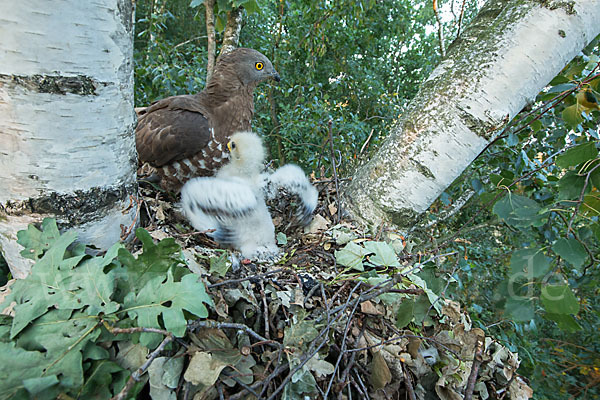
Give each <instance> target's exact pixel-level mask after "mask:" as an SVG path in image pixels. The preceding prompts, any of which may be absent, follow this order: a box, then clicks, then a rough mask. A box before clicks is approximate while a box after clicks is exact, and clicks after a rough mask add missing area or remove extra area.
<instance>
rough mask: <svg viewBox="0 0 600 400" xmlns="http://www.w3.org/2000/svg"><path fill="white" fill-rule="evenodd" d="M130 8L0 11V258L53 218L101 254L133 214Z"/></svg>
mask: <svg viewBox="0 0 600 400" xmlns="http://www.w3.org/2000/svg"><path fill="white" fill-rule="evenodd" d="M133 14H134V13H133V6H132V2H131V0H96V1H93V2H88V1H80V0H60V1H46V0H3V1H2V2H0V37H1V38H2V40H0V188H1V189H0V251H1V252H2V254H3V256H4V257H5V259H6V261H7V262H8V264H9V267H10V269H11V272H12V274H13V276H14V277H16V278H22V277H25V276H26V275H27V274H28V272H29V270H30V267H31V261H30V260H27V259H25V258H23V257H21V256H20V254H19V253H20V251H21V250H22V247H21V246H20V245H19V244H17V242H16V239H17V235H16V233H17V231H19V230H21V229H25V228H26V227H27V225H28V224H29V223H35V222H40V221H41V220H42V218H44V217H54V218H56V219H57V222H58V223H59V226H60V227H62V228H71V227H74V228H75V229H76V230H78V231H79V240H80V241H82V242H84V243H91V244H94V245H96V246H98V247H100V248H106V247H108V246H110V245H112V244H113V243H115V242H117V241H118V240H119V238H120V236H121V233H122V230H121V225H123V226H125V227H130V226H132V225H133V222H134V220H135V212H136V207H131V208H128V206H129V205H130V195H134V196H135V195H136V193H137V184H136V166H137V156H136V151H135V139H134V135H133V130H134V127H135V121H136V120H135V114H134V111H133V40H132V38H133V36H132V35H133V34H132V32H133Z"/></svg>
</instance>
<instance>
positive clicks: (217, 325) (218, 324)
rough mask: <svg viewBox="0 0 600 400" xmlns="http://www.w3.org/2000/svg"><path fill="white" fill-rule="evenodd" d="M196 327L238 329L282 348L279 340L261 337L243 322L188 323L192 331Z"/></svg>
mask: <svg viewBox="0 0 600 400" xmlns="http://www.w3.org/2000/svg"><path fill="white" fill-rule="evenodd" d="M198 328H203V329H238V330H242V331H244V332H246V333H247V334H248V335H249V336H252V337H253V338H255V339H257V340H260V341H261V342H264V343H265V344H269V345H271V346H273V347H276V348H278V349H282V348H283V345H282V344H281V343H279V342H275V341H273V340H269V339H267V338H265V337H262V336H261V335H259V334H258V333H256V332H254V331H253V330H252V329H250V328H249V327H247V326H246V325H244V324H236V323H232V322H215V321H193V322H191V323H189V324H188V329H189V330H191V331H194V330H196V329H198Z"/></svg>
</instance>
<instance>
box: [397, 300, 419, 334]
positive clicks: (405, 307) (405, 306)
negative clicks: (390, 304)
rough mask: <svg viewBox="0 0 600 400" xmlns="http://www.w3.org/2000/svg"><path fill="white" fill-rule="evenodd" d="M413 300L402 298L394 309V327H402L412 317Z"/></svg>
mask: <svg viewBox="0 0 600 400" xmlns="http://www.w3.org/2000/svg"><path fill="white" fill-rule="evenodd" d="M414 310H415V302H414V300H411V299H402V303H400V305H399V306H398V309H397V311H396V328H398V329H402V328H404V327H405V326H406V325H408V324H409V323H410V321H412V319H413V314H414Z"/></svg>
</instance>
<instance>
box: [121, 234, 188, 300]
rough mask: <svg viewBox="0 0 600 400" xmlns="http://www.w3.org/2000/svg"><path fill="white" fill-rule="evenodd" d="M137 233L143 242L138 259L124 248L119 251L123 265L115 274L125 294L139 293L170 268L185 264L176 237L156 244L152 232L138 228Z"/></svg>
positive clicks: (162, 276)
mask: <svg viewBox="0 0 600 400" xmlns="http://www.w3.org/2000/svg"><path fill="white" fill-rule="evenodd" d="M135 235H136V236H137V237H138V239H140V241H141V242H142V254H140V255H139V256H138V257H137V259H136V258H135V257H134V256H133V255H131V253H130V252H128V251H127V250H126V249H124V248H123V249H119V253H118V255H119V261H120V262H121V263H122V264H123V267H121V268H118V269H117V270H116V271H115V274H116V276H117V279H118V282H119V290H120V292H121V293H122V294H123V296H124V295H125V294H127V293H131V292H135V293H138V292H139V291H140V289H141V288H143V287H144V286H146V284H147V283H148V282H149V281H151V280H152V279H154V278H157V277H161V278H164V277H165V275H166V273H167V271H168V270H169V269H171V268H172V267H175V266H177V265H180V264H184V262H183V260H182V258H181V256H180V250H181V247H180V246H179V245H178V244H177V243H176V242H175V239H173V238H167V239H163V240H161V241H160V242H158V244H154V241H153V240H152V237H151V236H150V234H149V233H148V232H146V230H145V229H142V228H138V229H137V230H136V232H135Z"/></svg>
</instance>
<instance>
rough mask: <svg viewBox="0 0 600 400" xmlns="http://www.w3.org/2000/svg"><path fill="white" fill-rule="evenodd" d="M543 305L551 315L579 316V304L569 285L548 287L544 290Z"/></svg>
mask: <svg viewBox="0 0 600 400" xmlns="http://www.w3.org/2000/svg"><path fill="white" fill-rule="evenodd" d="M541 300H542V304H543V305H544V309H545V310H546V312H548V313H550V314H577V313H578V312H579V302H578V301H577V298H576V297H575V295H574V294H573V292H572V291H571V288H569V286H567V285H548V286H544V287H543V288H542V296H541Z"/></svg>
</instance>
